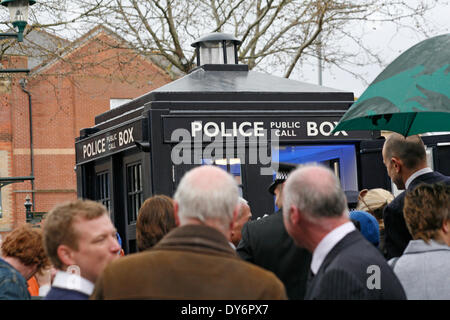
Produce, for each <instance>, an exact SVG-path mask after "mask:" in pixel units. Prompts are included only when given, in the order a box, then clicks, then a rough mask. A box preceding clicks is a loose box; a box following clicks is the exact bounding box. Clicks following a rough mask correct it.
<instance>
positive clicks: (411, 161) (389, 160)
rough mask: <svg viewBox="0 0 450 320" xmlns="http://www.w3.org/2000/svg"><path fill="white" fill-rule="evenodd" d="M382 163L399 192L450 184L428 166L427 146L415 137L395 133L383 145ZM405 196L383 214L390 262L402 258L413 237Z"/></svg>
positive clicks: (399, 197) (385, 247)
mask: <svg viewBox="0 0 450 320" xmlns="http://www.w3.org/2000/svg"><path fill="white" fill-rule="evenodd" d="M382 154H383V163H384V165H385V166H386V169H387V173H388V175H389V177H390V178H391V180H392V182H393V183H395V185H396V186H397V188H398V189H399V190H408V191H409V190H412V189H414V188H415V187H416V186H418V185H419V184H422V183H426V184H434V183H438V182H443V183H445V184H450V178H449V177H447V176H444V175H442V174H440V173H439V172H433V170H431V169H430V168H429V167H428V165H427V158H426V151H425V145H424V143H423V141H422V139H421V138H420V137H419V136H417V135H415V136H409V137H407V138H405V137H404V136H402V135H400V134H398V133H392V134H390V135H389V137H388V138H387V139H386V141H385V142H384V145H383V151H382ZM404 202H405V192H403V193H401V194H400V195H398V196H397V197H396V198H395V199H394V200H393V201H392V202H391V203H389V205H387V206H386V207H385V209H384V211H383V220H384V228H385V244H384V255H385V257H386V258H387V259H391V258H394V257H399V256H401V255H402V254H403V251H404V250H405V248H406V246H407V245H408V243H409V241H410V240H412V237H411V234H410V233H409V231H408V228H407V226H406V222H405V219H404V217H403V205H404Z"/></svg>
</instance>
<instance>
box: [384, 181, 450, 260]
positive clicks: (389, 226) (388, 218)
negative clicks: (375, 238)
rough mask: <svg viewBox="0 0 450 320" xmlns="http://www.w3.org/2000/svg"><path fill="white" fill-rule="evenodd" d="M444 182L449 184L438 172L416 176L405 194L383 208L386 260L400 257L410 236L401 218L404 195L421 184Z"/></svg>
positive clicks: (410, 238)
mask: <svg viewBox="0 0 450 320" xmlns="http://www.w3.org/2000/svg"><path fill="white" fill-rule="evenodd" d="M438 182H444V183H446V184H450V178H449V177H447V176H444V175H442V174H440V173H439V172H429V173H426V174H423V175H420V176H418V177H417V178H416V179H414V180H413V181H412V182H411V184H410V185H409V187H408V189H407V190H406V191H405V192H402V193H401V194H399V195H398V196H397V197H396V198H395V199H394V200H392V202H391V203H390V204H389V205H387V206H386V208H384V211H383V220H384V228H385V229H384V230H385V239H384V256H385V257H386V259H388V260H389V259H391V258H394V257H400V256H401V255H402V254H403V251H404V250H405V248H406V246H407V245H408V243H409V241H410V240H412V236H411V234H410V233H409V231H408V227H407V226H406V222H405V218H404V217H403V206H404V203H405V195H406V192H407V191H410V190H412V189H414V188H415V187H417V186H418V185H419V184H421V183H427V184H433V183H438Z"/></svg>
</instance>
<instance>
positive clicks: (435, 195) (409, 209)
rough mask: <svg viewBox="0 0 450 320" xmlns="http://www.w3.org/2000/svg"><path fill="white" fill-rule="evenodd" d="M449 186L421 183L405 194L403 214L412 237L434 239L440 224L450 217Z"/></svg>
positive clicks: (426, 240) (427, 240)
mask: <svg viewBox="0 0 450 320" xmlns="http://www.w3.org/2000/svg"><path fill="white" fill-rule="evenodd" d="M449 203H450V186H449V185H445V184H433V185H429V184H421V185H419V186H417V187H416V188H414V189H413V190H411V191H408V192H407V193H406V195H405V205H404V207H403V216H404V217H405V221H406V225H407V227H408V230H409V232H410V233H411V235H412V237H413V239H415V240H417V239H422V240H424V241H425V242H427V243H428V242H429V241H430V240H431V239H436V237H437V235H438V232H439V230H440V229H441V227H442V224H443V223H444V222H445V221H447V220H449V219H450V209H449V205H448V204H449Z"/></svg>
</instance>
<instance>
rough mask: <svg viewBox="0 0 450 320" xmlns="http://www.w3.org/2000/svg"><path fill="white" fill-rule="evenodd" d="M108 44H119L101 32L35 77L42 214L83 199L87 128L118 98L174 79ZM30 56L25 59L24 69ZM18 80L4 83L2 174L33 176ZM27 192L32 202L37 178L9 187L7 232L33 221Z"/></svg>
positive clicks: (0, 86) (0, 225)
mask: <svg viewBox="0 0 450 320" xmlns="http://www.w3.org/2000/svg"><path fill="white" fill-rule="evenodd" d="M106 41H108V42H111V41H115V40H114V38H111V37H110V36H109V35H107V34H106V33H104V32H100V33H99V34H98V35H97V36H96V37H94V38H92V39H90V40H89V41H87V42H84V43H81V44H80V46H79V47H76V48H75V49H74V50H72V52H71V53H69V54H67V55H66V56H65V57H64V58H65V60H66V61H67V62H63V61H56V62H53V63H50V64H48V65H47V66H45V67H44V68H41V69H38V72H37V73H36V72H35V73H34V74H33V75H31V76H29V77H28V83H27V86H26V89H27V90H28V91H29V92H30V93H31V97H32V121H33V144H34V176H35V180H34V189H35V192H34V197H35V211H49V210H51V208H52V207H53V206H54V205H56V204H58V203H61V202H65V201H68V200H72V199H75V198H76V196H77V194H76V175H75V171H74V167H75V148H74V143H75V137H77V136H79V131H80V129H82V128H86V127H91V126H93V125H94V117H95V116H96V115H98V114H100V113H103V112H105V111H107V110H109V100H110V99H111V98H136V97H138V96H141V95H142V94H144V93H147V92H149V91H151V90H153V89H156V88H158V87H160V86H162V85H164V84H166V83H168V82H170V81H171V79H170V77H169V76H168V75H167V74H166V73H165V72H163V71H162V70H161V69H159V68H158V67H156V66H155V65H154V64H153V63H151V62H150V61H149V60H147V59H145V58H143V57H141V56H138V55H136V54H135V53H133V52H130V51H127V50H123V49H111V47H110V46H105V45H104V43H105V42H106ZM24 59H26V58H24V57H22V60H21V62H20V61H19V62H20V63H22V64H23V63H24V62H26V60H24ZM19 62H18V61H16V63H19ZM20 63H19V64H20ZM16 67H19V66H16ZM21 67H24V68H25V67H26V66H23V65H22V66H21ZM22 77H23V76H22ZM15 78H16V79H13V81H11V82H10V83H8V82H5V81H3V82H2V81H1V79H0V102H1V107H0V175H1V176H5V174H6V172H7V171H8V174H9V175H10V176H29V175H30V174H31V165H30V135H29V128H30V127H29V118H28V117H29V112H28V96H27V94H25V93H24V92H23V91H22V90H21V88H20V86H19V84H18V79H19V78H20V77H16V76H15ZM2 90H3V91H2ZM8 161H9V162H8ZM27 194H29V195H30V197H31V194H32V192H31V183H30V182H29V181H27V182H24V183H15V184H12V185H10V186H9V187H7V188H5V190H2V201H3V207H4V210H3V212H4V213H3V218H0V232H4V231H7V230H8V229H11V228H13V227H15V226H16V225H19V224H22V223H24V222H25V208H24V205H23V204H24V202H25V197H26V195H27ZM4 195H5V196H4ZM6 198H8V200H7V199H6ZM5 205H6V206H5Z"/></svg>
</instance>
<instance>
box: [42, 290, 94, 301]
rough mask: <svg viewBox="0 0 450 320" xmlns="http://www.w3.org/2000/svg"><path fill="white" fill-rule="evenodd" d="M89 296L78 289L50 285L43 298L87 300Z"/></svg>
mask: <svg viewBox="0 0 450 320" xmlns="http://www.w3.org/2000/svg"><path fill="white" fill-rule="evenodd" d="M88 299H89V296H88V295H87V294H84V293H82V292H79V291H75V290H70V289H63V288H57V287H52V288H51V289H50V291H49V292H48V294H47V295H46V296H45V298H44V300H88Z"/></svg>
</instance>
